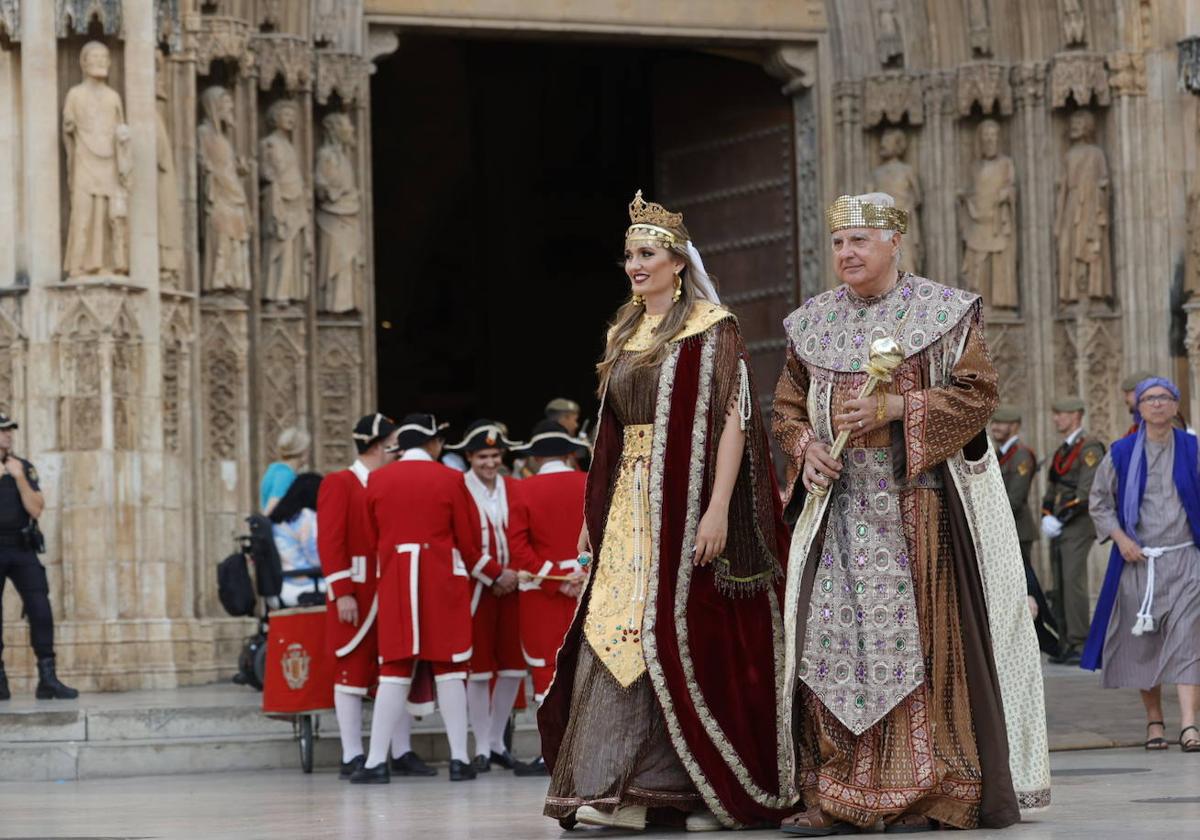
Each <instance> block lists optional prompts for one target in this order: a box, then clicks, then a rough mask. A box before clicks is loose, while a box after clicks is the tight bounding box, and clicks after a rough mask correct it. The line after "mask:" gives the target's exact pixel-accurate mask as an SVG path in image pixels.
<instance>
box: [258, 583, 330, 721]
mask: <svg viewBox="0 0 1200 840" xmlns="http://www.w3.org/2000/svg"><path fill="white" fill-rule="evenodd" d="M334 666H335V662H334V658H333V657H332V656H330V655H328V654H327V652H326V649H325V607H324V606H319V607H293V608H291V609H286V610H277V611H275V612H272V613H271V615H270V628H269V629H268V631H267V655H266V676H265V677H264V678H263V693H262V710H263V711H264V712H266V713H267V714H283V715H292V714H304V713H308V712H316V711H323V710H325V709H332V708H333V676H334Z"/></svg>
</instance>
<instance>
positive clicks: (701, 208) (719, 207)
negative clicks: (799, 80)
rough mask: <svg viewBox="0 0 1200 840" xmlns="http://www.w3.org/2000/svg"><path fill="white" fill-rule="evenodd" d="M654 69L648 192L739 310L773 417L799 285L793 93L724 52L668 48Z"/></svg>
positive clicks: (727, 301) (767, 410) (760, 391)
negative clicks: (678, 224) (670, 213)
mask: <svg viewBox="0 0 1200 840" xmlns="http://www.w3.org/2000/svg"><path fill="white" fill-rule="evenodd" d="M652 78H653V80H654V115H655V116H654V126H653V128H654V161H655V182H656V183H655V193H654V195H653V196H652V198H653V200H655V201H658V202H660V203H662V204H663V205H665V206H666V207H668V208H669V209H671V210H675V211H679V212H682V213H683V215H684V223H685V224H686V225H687V227H688V231H689V232H690V233H691V235H692V240H693V242H694V243H695V245H696V247H697V248H699V249H700V253H701V255H702V256H703V258H704V263H705V267H706V268H707V269H708V271H709V273H710V274H712V275H714V276H715V277H716V279H717V289H718V292H719V294H720V296H721V302H722V303H723V304H725V305H726V306H728V307H730V308H731V309H732V310H733V311H734V313H735V314H736V315H737V316H738V322H739V324H740V326H741V331H742V335H743V337H744V339H745V341H746V344H747V347H748V349H749V351H750V357H751V360H752V364H753V370H754V378H755V380H756V385H757V388H758V397H759V400H760V402H761V404H762V406H763V409H764V412H765V416H766V417H767V418H769V417H770V406H771V399H772V394H773V392H774V389H775V381H776V380H777V379H778V378H779V372H780V370H781V369H782V367H783V359H784V349H785V347H786V340H785V339H784V337H783V323H782V322H783V319H784V317H785V316H786V315H787V314H788V313H789V312H791V311H792V310H793V309H794V308H795V307H796V306H797V297H798V294H799V289H800V278H799V272H798V268H797V265H798V263H797V253H798V248H797V242H796V229H797V228H796V221H795V218H794V216H795V207H796V196H795V167H794V163H793V161H794V159H795V158H794V155H793V153H792V152H793V148H792V143H793V138H792V105H791V102H790V100H789V99H788V98H787V97H786V96H784V95H783V93H781V92H780V88H779V82H778V81H776V80H774V79H772V78H771V77H769V76H768V75H767V74H766V72H765V71H764V70H763V69H762V67H761V65H758V64H752V63H747V62H742V61H737V60H734V59H729V58H721V57H716V56H710V55H702V54H698V53H678V54H667V55H665V56H663V57H662V58H661V59H659V61H658V62H656V64H655V67H654V71H653V73H652Z"/></svg>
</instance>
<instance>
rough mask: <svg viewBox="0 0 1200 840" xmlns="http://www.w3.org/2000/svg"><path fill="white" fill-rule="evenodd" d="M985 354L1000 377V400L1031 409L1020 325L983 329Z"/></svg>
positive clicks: (1025, 343)
mask: <svg viewBox="0 0 1200 840" xmlns="http://www.w3.org/2000/svg"><path fill="white" fill-rule="evenodd" d="M987 334H988V352H989V353H990V355H991V357H992V364H993V365H995V368H996V373H997V375H998V376H999V377H1000V382H999V387H1000V399H1001V401H1002V402H1007V403H1014V404H1016V405H1019V406H1031V405H1032V400H1031V399H1030V397H1031V393H1030V388H1029V385H1030V383H1029V354H1028V352H1027V348H1028V338H1027V336H1026V331H1025V327H1024V326H1023V325H1021V324H1000V323H996V322H994V321H992V322H989V323H988V325H987Z"/></svg>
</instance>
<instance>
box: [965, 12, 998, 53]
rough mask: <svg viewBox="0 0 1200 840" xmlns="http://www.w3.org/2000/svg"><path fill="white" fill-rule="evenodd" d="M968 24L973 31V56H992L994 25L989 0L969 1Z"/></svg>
mask: <svg viewBox="0 0 1200 840" xmlns="http://www.w3.org/2000/svg"><path fill="white" fill-rule="evenodd" d="M967 22H968V27H969V28H970V31H971V54H972V55H974V56H977V57H986V56H990V55H991V54H992V24H991V21H990V16H989V14H988V4H987V0H968V2H967Z"/></svg>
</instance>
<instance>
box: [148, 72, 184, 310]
mask: <svg viewBox="0 0 1200 840" xmlns="http://www.w3.org/2000/svg"><path fill="white" fill-rule="evenodd" d="M165 69H166V68H165V59H164V58H163V55H162V53H156V56H155V70H156V72H155V95H156V98H157V100H158V108H157V110H156V113H155V116H156V117H157V118H158V119H157V122H156V123H155V157H156V159H157V161H158V177H157V185H158V272H159V277H160V280H161V282H162V285H163V286H165V287H166V288H172V289H174V288H179V285H180V281H181V280H182V278H183V259H184V256H183V205H182V203H181V202H180V200H179V179H178V177H177V176H176V174H175V147H174V146H172V145H171V135H170V132H169V131H168V130H167V121H166V117H165V116H164V112H166V111H167V86H166V72H165Z"/></svg>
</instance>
